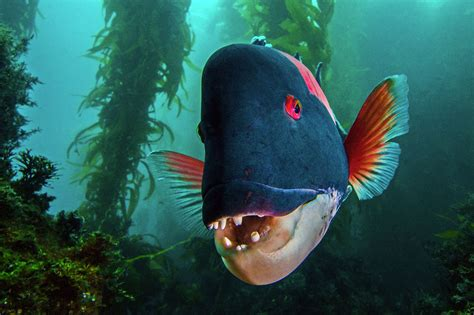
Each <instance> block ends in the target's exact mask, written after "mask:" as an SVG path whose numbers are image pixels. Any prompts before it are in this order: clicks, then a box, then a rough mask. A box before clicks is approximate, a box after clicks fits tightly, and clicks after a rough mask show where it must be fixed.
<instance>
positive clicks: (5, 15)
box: [0, 0, 41, 38]
mask: <svg viewBox="0 0 474 315" xmlns="http://www.w3.org/2000/svg"><path fill="white" fill-rule="evenodd" d="M38 3H39V0H14V1H12V0H0V22H1V23H4V24H6V25H8V27H10V28H11V29H12V30H13V31H14V33H15V35H16V36H18V37H26V38H29V37H31V36H32V35H33V34H34V33H36V25H35V20H36V15H40V16H41V14H40V12H39V10H38Z"/></svg>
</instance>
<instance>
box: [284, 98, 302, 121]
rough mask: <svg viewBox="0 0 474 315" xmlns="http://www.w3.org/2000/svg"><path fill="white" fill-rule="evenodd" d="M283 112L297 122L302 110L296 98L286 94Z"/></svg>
mask: <svg viewBox="0 0 474 315" xmlns="http://www.w3.org/2000/svg"><path fill="white" fill-rule="evenodd" d="M285 110H286V113H287V114H288V116H290V117H291V118H293V119H294V120H298V119H300V118H301V111H302V110H303V106H302V105H301V102H300V101H299V100H298V99H297V98H296V97H294V96H293V95H290V94H288V95H287V96H286V100H285Z"/></svg>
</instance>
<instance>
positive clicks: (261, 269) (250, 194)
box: [198, 44, 348, 284]
mask: <svg viewBox="0 0 474 315" xmlns="http://www.w3.org/2000/svg"><path fill="white" fill-rule="evenodd" d="M303 67H304V66H303ZM306 79H307V78H305V77H304V76H303V75H302V73H301V72H300V71H299V70H298V67H297V66H295V64H294V61H293V60H291V59H290V58H289V57H288V56H286V55H285V54H284V53H282V52H280V51H278V50H276V49H273V48H269V47H263V46H258V45H244V44H235V45H230V46H226V47H224V48H221V49H220V50H218V51H217V52H216V53H214V54H213V55H212V56H211V57H210V59H209V60H208V62H207V64H206V66H205V68H204V71H203V78H202V107H201V108H202V109H201V122H200V123H199V126H198V129H199V134H200V135H201V139H202V140H203V143H204V145H205V163H204V173H203V180H202V196H203V210H202V215H203V221H204V224H205V225H206V226H208V227H216V224H217V226H218V227H220V228H219V229H217V231H216V232H215V235H214V239H215V244H216V247H217V250H218V252H219V254H220V255H221V256H222V259H223V261H224V263H225V265H226V267H227V268H228V269H229V270H230V271H231V272H232V273H233V274H234V275H236V276H237V277H238V278H240V279H241V280H243V281H246V282H248V283H252V284H268V283H272V282H275V281H278V280H280V279H281V278H283V277H285V276H286V275H288V274H289V273H290V272H292V271H293V270H294V269H295V268H296V267H297V266H298V265H299V264H300V263H301V262H302V261H303V260H304V259H305V258H306V256H307V255H308V254H309V253H310V252H311V250H312V249H313V248H314V247H315V246H316V245H317V243H318V242H319V241H320V240H321V238H322V236H323V235H324V233H325V231H326V229H327V226H328V225H329V222H330V219H331V218H332V216H333V215H334V214H335V211H336V210H337V208H338V206H339V203H340V195H341V193H340V192H342V191H345V189H346V187H347V177H348V167H347V159H346V156H345V152H344V148H343V144H342V139H341V137H340V135H339V133H338V131H337V128H336V125H335V123H334V120H333V118H332V116H331V113H330V112H329V111H328V110H327V108H326V106H324V104H323V103H322V102H321V100H320V99H319V98H317V97H315V96H314V94H312V93H311V89H309V88H308V85H307V80H306ZM313 80H314V78H313Z"/></svg>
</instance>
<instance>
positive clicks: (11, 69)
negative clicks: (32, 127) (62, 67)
mask: <svg viewBox="0 0 474 315" xmlns="http://www.w3.org/2000/svg"><path fill="white" fill-rule="evenodd" d="M27 43H28V41H27V40H26V39H22V40H16V39H15V36H14V34H13V32H12V31H11V30H10V29H8V28H6V27H5V26H2V25H1V24H0V86H1V87H2V88H1V89H0V104H1V106H2V108H1V109H2V111H1V113H2V114H1V115H0V177H2V178H4V179H12V178H13V175H14V174H13V170H12V167H11V160H12V159H11V158H12V156H13V154H14V150H15V149H16V148H17V147H18V146H19V144H20V141H21V140H23V139H25V138H26V137H27V136H28V135H30V134H31V133H32V132H34V131H28V130H26V129H24V126H25V125H26V123H27V122H28V121H27V119H26V118H25V117H24V116H22V115H21V114H20V113H19V112H18V108H19V107H22V106H23V107H25V106H26V107H33V106H35V105H36V104H35V102H34V101H33V100H31V98H30V96H29V91H30V90H31V89H32V87H33V86H34V85H36V84H38V83H39V80H38V78H36V77H34V76H32V75H31V74H29V73H28V72H26V65H25V63H24V62H20V61H19V60H20V57H21V56H22V55H23V54H25V53H26V50H27Z"/></svg>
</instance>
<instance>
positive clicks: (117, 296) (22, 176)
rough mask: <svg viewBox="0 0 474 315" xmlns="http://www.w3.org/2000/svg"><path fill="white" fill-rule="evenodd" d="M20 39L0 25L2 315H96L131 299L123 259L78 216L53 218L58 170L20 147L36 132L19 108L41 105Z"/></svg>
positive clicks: (109, 239) (0, 284) (43, 158)
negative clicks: (48, 189)
mask: <svg viewBox="0 0 474 315" xmlns="http://www.w3.org/2000/svg"><path fill="white" fill-rule="evenodd" d="M15 38H16V37H15V36H14V33H13V31H12V30H9V29H7V28H6V27H4V26H1V25H0V86H1V87H2V89H0V112H1V113H2V115H0V163H1V165H0V313H1V314H20V313H27V314H31V313H51V312H52V313H61V312H64V310H68V311H70V312H73V313H79V312H81V313H97V312H98V311H99V310H100V309H102V308H103V307H104V306H106V305H109V304H113V303H116V302H117V301H119V300H121V299H122V298H123V299H126V298H128V296H127V294H126V293H125V292H124V291H123V290H122V289H121V287H120V286H121V282H120V277H121V275H122V273H123V267H121V265H122V264H123V261H122V260H121V259H120V256H119V254H118V252H117V251H116V249H115V243H114V242H113V241H112V239H111V238H110V237H109V236H105V235H101V234H89V235H87V234H84V233H83V229H82V220H81V219H80V218H79V217H78V216H77V214H75V213H72V212H70V213H68V214H66V213H65V212H61V213H59V215H58V217H57V219H55V218H53V217H52V216H51V215H49V214H47V210H48V209H49V203H50V201H52V200H53V199H54V197H52V196H50V195H49V194H47V193H43V192H41V191H42V189H43V188H44V187H45V186H46V185H48V182H49V181H50V180H51V179H52V178H54V177H55V176H56V166H55V165H54V164H53V163H52V162H51V161H50V160H48V159H47V158H45V157H43V156H37V155H33V154H32V153H31V151H30V150H21V149H20V142H21V141H22V140H24V139H25V138H26V137H27V136H28V135H29V134H30V133H31V132H29V131H26V130H25V129H24V125H25V123H26V122H27V119H26V118H25V117H24V116H23V115H22V114H21V113H20V112H19V111H18V109H19V107H21V106H33V105H35V103H34V102H33V101H32V100H31V99H30V97H29V93H30V91H31V90H32V88H33V87H34V85H35V84H37V83H38V82H39V81H38V79H37V78H36V77H34V76H32V75H31V74H29V73H28V72H27V71H26V65H25V64H24V63H23V62H20V61H19V60H20V58H21V56H22V55H23V54H24V53H26V51H27V44H28V42H27V40H25V39H23V40H17V39H15ZM18 150H20V151H19V152H18Z"/></svg>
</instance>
